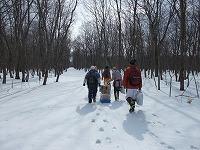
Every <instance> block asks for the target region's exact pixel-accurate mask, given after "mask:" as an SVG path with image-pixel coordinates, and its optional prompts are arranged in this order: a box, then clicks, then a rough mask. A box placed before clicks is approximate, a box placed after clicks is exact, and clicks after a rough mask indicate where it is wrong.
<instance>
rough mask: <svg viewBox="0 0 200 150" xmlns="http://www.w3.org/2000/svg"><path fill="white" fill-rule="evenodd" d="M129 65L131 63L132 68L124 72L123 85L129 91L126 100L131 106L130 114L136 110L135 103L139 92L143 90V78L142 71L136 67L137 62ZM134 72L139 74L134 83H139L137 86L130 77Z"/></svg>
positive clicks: (134, 61) (133, 61) (132, 61)
mask: <svg viewBox="0 0 200 150" xmlns="http://www.w3.org/2000/svg"><path fill="white" fill-rule="evenodd" d="M129 63H130V66H129V67H128V68H126V70H125V72H124V77H123V83H122V85H123V86H124V88H126V89H127V91H126V100H127V102H128V103H129V105H130V110H129V112H133V111H134V109H135V101H136V94H137V91H138V90H141V88H142V77H141V71H140V69H139V68H137V67H136V60H135V59H133V60H131V61H130V62H129ZM133 71H135V74H137V77H135V81H133V82H137V83H135V84H134V83H132V82H130V79H131V77H130V76H131V73H132V72H133ZM135 76H136V75H135Z"/></svg>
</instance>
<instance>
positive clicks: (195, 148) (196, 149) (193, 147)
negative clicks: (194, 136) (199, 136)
mask: <svg viewBox="0 0 200 150" xmlns="http://www.w3.org/2000/svg"><path fill="white" fill-rule="evenodd" d="M190 148H191V149H194V150H199V149H198V148H197V147H195V146H193V145H190Z"/></svg>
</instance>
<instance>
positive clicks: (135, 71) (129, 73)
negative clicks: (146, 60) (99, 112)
mask: <svg viewBox="0 0 200 150" xmlns="http://www.w3.org/2000/svg"><path fill="white" fill-rule="evenodd" d="M129 63H130V66H129V67H127V68H126V69H125V71H124V76H123V78H122V75H121V72H120V71H119V70H118V69H117V68H116V67H113V68H112V75H111V73H110V68H109V67H108V66H106V67H105V69H104V71H103V72H102V75H101V76H100V74H99V72H98V70H97V67H96V66H91V68H90V70H89V72H88V73H87V74H86V75H85V78H84V81H83V86H85V85H86V83H87V87H88V100H89V103H92V101H93V102H96V94H97V90H98V86H100V84H101V79H102V80H103V81H104V85H106V84H107V85H108V84H110V83H111V82H112V81H113V87H114V97H115V100H116V101H117V100H119V91H120V89H121V87H124V88H125V89H126V100H127V102H128V103H129V105H130V109H129V112H133V111H134V109H135V101H136V94H137V92H138V90H141V88H142V77H141V70H140V69H139V68H137V67H136V60H135V59H133V60H131V61H130V62H129Z"/></svg>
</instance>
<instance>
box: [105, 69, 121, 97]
mask: <svg viewBox="0 0 200 150" xmlns="http://www.w3.org/2000/svg"><path fill="white" fill-rule="evenodd" d="M111 81H113V87H114V96H115V100H119V91H120V88H121V86H122V76H121V73H120V72H119V70H117V68H116V67H113V69H112V78H111V79H109V80H108V83H109V82H111Z"/></svg>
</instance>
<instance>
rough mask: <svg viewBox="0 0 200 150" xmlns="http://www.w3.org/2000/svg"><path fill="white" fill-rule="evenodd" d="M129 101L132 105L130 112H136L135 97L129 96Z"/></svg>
mask: <svg viewBox="0 0 200 150" xmlns="http://www.w3.org/2000/svg"><path fill="white" fill-rule="evenodd" d="M126 100H127V102H128V103H129V105H130V109H129V112H130V113H132V112H134V110H135V101H136V100H135V99H132V98H131V97H128V98H127V99H126Z"/></svg>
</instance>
